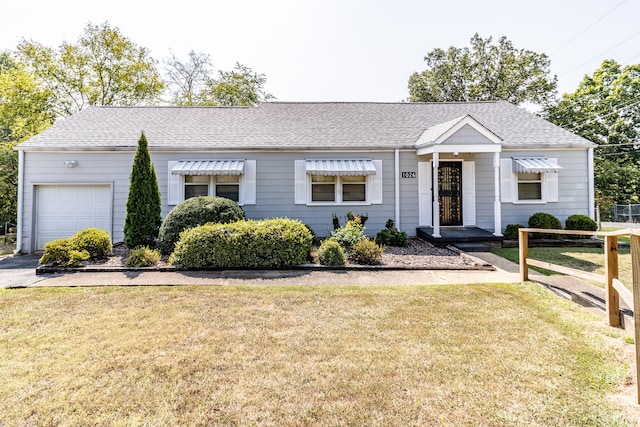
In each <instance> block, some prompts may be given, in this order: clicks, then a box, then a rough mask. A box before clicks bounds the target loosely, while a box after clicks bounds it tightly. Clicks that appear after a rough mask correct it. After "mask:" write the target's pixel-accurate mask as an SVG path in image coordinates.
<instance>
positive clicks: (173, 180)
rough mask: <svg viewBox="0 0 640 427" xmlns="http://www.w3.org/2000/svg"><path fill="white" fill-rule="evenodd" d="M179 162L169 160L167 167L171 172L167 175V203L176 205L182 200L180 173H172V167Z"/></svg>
mask: <svg viewBox="0 0 640 427" xmlns="http://www.w3.org/2000/svg"><path fill="white" fill-rule="evenodd" d="M177 164H178V162H176V161H170V162H167V169H168V173H169V175H168V177H167V204H168V205H170V206H175V205H177V204H178V203H180V202H181V201H182V200H181V199H182V197H181V194H182V191H181V188H180V181H181V179H180V175H174V174H172V173H171V169H173V167H174V166H175V165H177Z"/></svg>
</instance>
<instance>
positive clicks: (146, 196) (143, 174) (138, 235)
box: [124, 132, 162, 248]
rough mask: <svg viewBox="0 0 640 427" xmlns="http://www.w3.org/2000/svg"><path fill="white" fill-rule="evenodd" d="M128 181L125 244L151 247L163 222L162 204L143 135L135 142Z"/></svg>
mask: <svg viewBox="0 0 640 427" xmlns="http://www.w3.org/2000/svg"><path fill="white" fill-rule="evenodd" d="M129 181H130V183H129V196H128V197H127V213H126V215H125V218H124V244H125V245H126V246H127V247H129V248H134V247H137V246H149V245H153V244H154V243H155V239H156V237H158V229H159V228H160V224H161V223H162V218H161V216H160V212H161V210H162V202H161V200H160V189H159V188H158V179H157V177H156V170H155V168H154V167H153V163H152V162H151V156H150V154H149V148H148V146H147V138H146V136H145V135H144V132H142V134H141V135H140V139H139V140H138V149H137V150H136V155H135V157H134V159H133V167H132V169H131V176H130V178H129Z"/></svg>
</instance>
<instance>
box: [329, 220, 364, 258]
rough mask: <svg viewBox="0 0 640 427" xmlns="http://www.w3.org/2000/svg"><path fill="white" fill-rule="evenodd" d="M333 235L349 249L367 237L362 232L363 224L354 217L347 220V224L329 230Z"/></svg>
mask: <svg viewBox="0 0 640 427" xmlns="http://www.w3.org/2000/svg"><path fill="white" fill-rule="evenodd" d="M331 237H333V238H334V239H335V240H336V241H337V242H338V243H339V244H340V245H341V246H342V247H343V248H344V249H345V250H347V251H348V250H350V249H351V246H353V245H354V244H355V243H356V242H359V241H360V240H365V239H367V236H365V234H364V226H363V225H362V224H361V223H360V219H359V218H358V217H356V218H355V219H353V220H351V221H347V225H345V226H344V227H341V228H338V229H337V230H334V231H333V232H331Z"/></svg>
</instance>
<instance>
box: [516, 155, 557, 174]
mask: <svg viewBox="0 0 640 427" xmlns="http://www.w3.org/2000/svg"><path fill="white" fill-rule="evenodd" d="M554 160H555V159H554ZM560 170H562V167H561V166H558V165H557V164H556V162H555V161H553V162H552V161H550V160H549V159H547V158H545V157H528V158H520V159H513V171H514V172H516V173H547V172H554V173H557V172H558V171H560Z"/></svg>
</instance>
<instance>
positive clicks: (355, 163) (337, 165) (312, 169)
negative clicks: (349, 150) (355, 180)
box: [306, 159, 376, 175]
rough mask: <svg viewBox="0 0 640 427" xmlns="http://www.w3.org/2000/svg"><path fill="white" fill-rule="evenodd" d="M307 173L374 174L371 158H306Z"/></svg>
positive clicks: (374, 169)
mask: <svg viewBox="0 0 640 427" xmlns="http://www.w3.org/2000/svg"><path fill="white" fill-rule="evenodd" d="M306 170H307V175H375V173H376V167H375V166H374V164H373V160H371V159H355V160H353V159H350V160H307V161H306Z"/></svg>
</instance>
